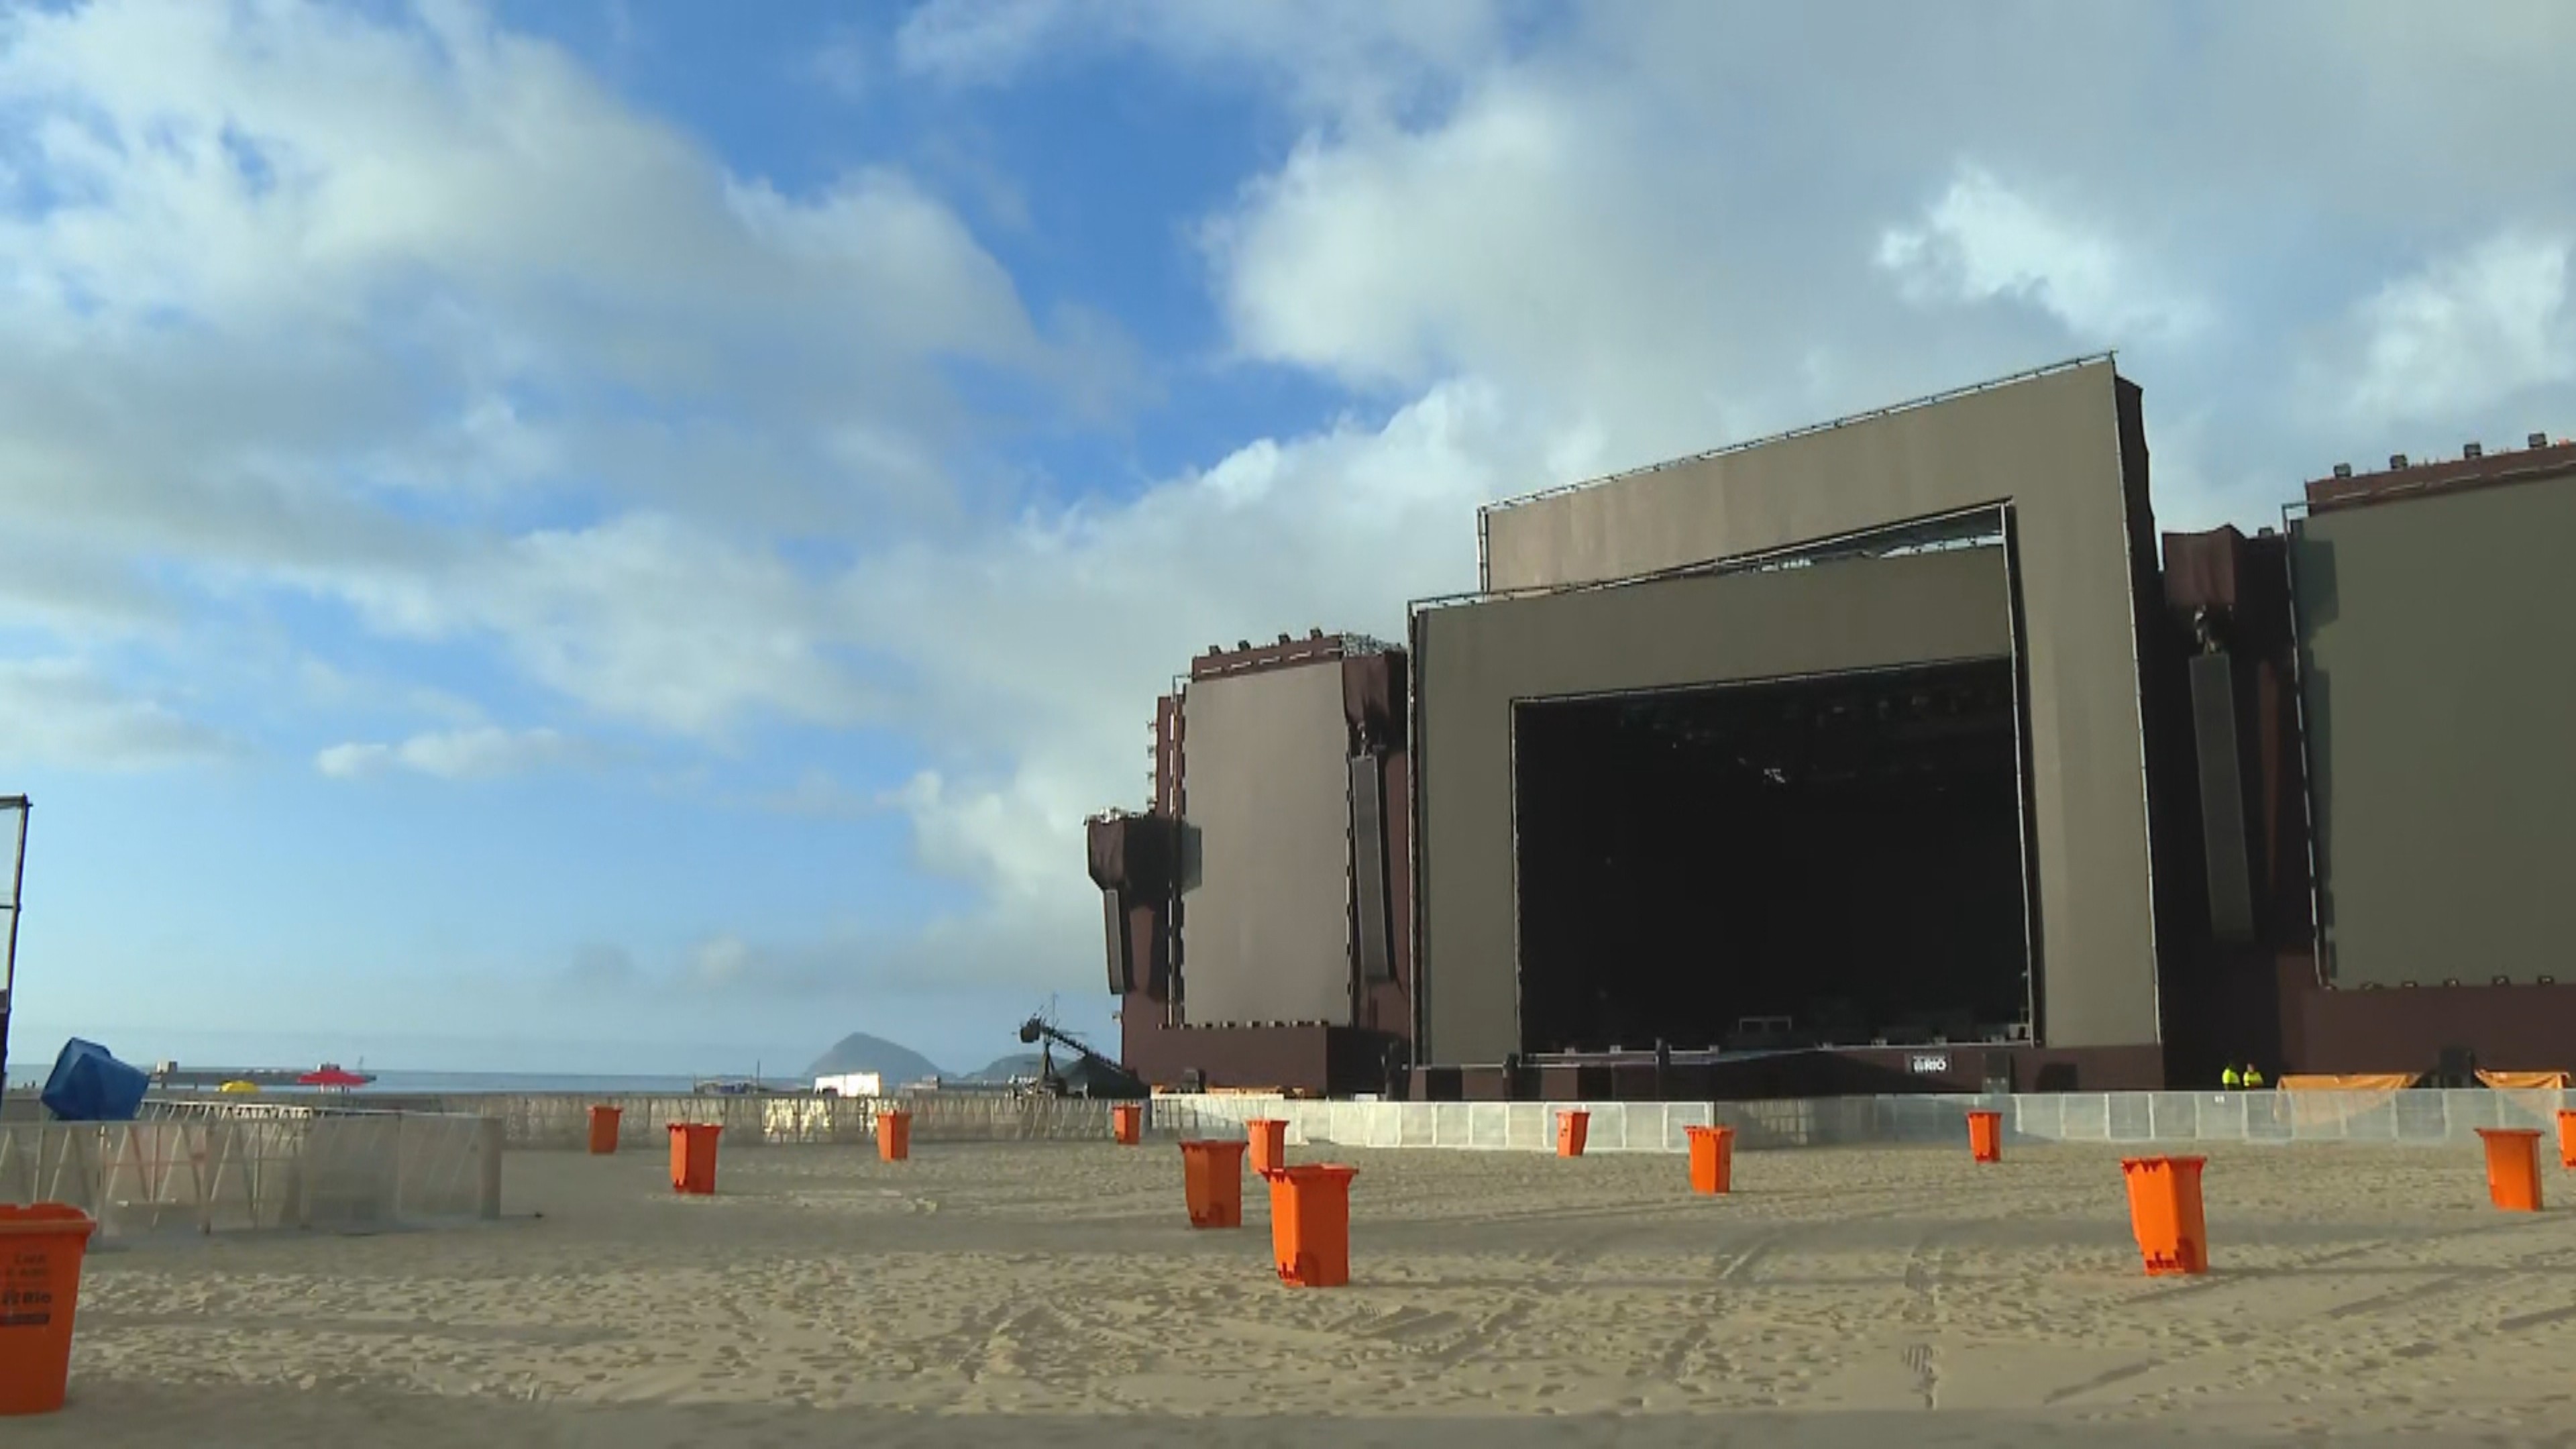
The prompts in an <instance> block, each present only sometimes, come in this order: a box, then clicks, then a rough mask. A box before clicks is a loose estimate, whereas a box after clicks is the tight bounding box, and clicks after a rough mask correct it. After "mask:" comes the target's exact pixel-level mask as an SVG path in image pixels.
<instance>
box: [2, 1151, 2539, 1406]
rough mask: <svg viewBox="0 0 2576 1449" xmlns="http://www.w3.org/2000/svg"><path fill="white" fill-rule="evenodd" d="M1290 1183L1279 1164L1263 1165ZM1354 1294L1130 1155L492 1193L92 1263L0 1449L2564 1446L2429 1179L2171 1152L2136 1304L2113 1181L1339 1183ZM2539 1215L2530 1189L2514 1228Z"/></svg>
mask: <svg viewBox="0 0 2576 1449" xmlns="http://www.w3.org/2000/svg"><path fill="white" fill-rule="evenodd" d="M1296 1155H1297V1156H1298V1157H1299V1158H1300V1159H1301V1160H1312V1159H1313V1158H1314V1157H1316V1156H1317V1155H1318V1154H1317V1153H1314V1152H1302V1151H1301V1152H1299V1153H1298V1154H1296ZM1332 1156H1333V1158H1334V1160H1339V1161H1347V1162H1350V1163H1353V1164H1354V1165H1356V1166H1357V1167H1358V1168H1359V1169H1360V1177H1359V1179H1358V1181H1357V1183H1356V1184H1355V1185H1354V1193H1353V1217H1354V1220H1355V1223H1354V1229H1353V1278H1354V1281H1353V1283H1352V1285H1351V1286H1350V1287H1348V1288H1343V1289H1331V1290H1297V1289H1291V1288H1286V1287H1283V1286H1281V1285H1279V1284H1278V1283H1277V1282H1276V1281H1275V1280H1274V1279H1273V1277H1272V1276H1271V1273H1270V1269H1269V1265H1268V1248H1269V1233H1268V1214H1267V1210H1266V1206H1265V1203H1264V1200H1263V1192H1262V1190H1261V1188H1260V1184H1259V1183H1258V1182H1253V1183H1250V1184H1249V1187H1250V1188H1251V1189H1252V1190H1251V1191H1249V1192H1248V1193H1247V1200H1246V1202H1247V1212H1246V1218H1247V1221H1246V1226H1245V1228H1244V1229H1243V1230H1240V1231H1231V1232H1196V1231H1193V1230H1191V1229H1190V1227H1189V1226H1188V1224H1187V1222H1186V1219H1185V1217H1184V1215H1183V1212H1182V1207H1181V1200H1180V1198H1181V1190H1180V1164H1179V1160H1178V1158H1179V1154H1178V1153H1177V1152H1176V1151H1175V1150H1174V1148H1173V1147H1172V1145H1171V1144H1170V1143H1169V1142H1168V1141H1164V1142H1149V1143H1148V1144H1147V1145H1145V1146H1143V1147H1140V1148H1119V1147H1115V1146H1112V1145H1109V1144H1099V1145H1090V1144H1084V1145H1043V1144H1027V1145H989V1146H988V1145H978V1146H943V1145H928V1144H925V1145H923V1146H922V1147H920V1148H919V1149H918V1156H917V1157H916V1159H915V1160H914V1161H913V1162H911V1163H908V1164H903V1165H899V1166H887V1165H883V1164H880V1163H878V1162H876V1161H875V1160H874V1158H873V1157H872V1156H871V1155H869V1154H867V1153H864V1152H861V1151H857V1150H846V1149H837V1148H776V1149H765V1150H764V1149H753V1150H735V1151H729V1152H727V1153H725V1155H724V1158H723V1161H722V1181H721V1187H722V1192H721V1195H720V1196H718V1197H716V1198H713V1199H679V1198H675V1197H674V1196H673V1195H672V1194H671V1193H670V1192H669V1190H668V1184H667V1181H666V1180H665V1178H664V1176H663V1173H664V1165H663V1163H662V1162H661V1161H660V1160H659V1159H658V1158H657V1157H656V1156H654V1155H651V1154H645V1153H628V1154H626V1155H622V1156H619V1157H616V1158H613V1159H593V1158H589V1157H585V1156H580V1155H574V1154H557V1153H524V1154H514V1155H513V1156H512V1157H511V1158H510V1159H509V1163H508V1174H509V1178H508V1197H509V1215H508V1217H507V1219H506V1220H505V1221H503V1222H501V1223H498V1224H491V1225H484V1226H480V1227H471V1228H457V1229H441V1230H436V1231H416V1232H401V1233H391V1234H385V1235H380V1236H372V1237H339V1236H321V1235H311V1236H297V1235H266V1236H263V1235H253V1236H242V1237H234V1238H225V1237H220V1236H218V1237H215V1238H211V1239H201V1238H194V1237H179V1238H173V1239H152V1240H142V1241H136V1242H131V1243H126V1244H115V1245H108V1246H106V1247H105V1248H104V1249H103V1250H102V1251H99V1252H97V1253H95V1254H94V1255H93V1256H92V1258H91V1260H90V1272H89V1276H88V1281H87V1283H86V1285H85V1291H84V1294H83V1302H82V1306H81V1316H80V1335H79V1341H78V1349H77V1352H76V1355H75V1361H74V1366H73V1384H72V1404H71V1406H70V1407H69V1408H68V1409H67V1410H66V1411H65V1412H64V1413H62V1414H60V1415H58V1416H54V1417H52V1418H48V1419H38V1420H29V1421H21V1422H13V1423H11V1424H9V1426H8V1428H7V1430H6V1432H5V1434H0V1439H5V1440H6V1442H7V1443H9V1444H10V1445H11V1446H13V1449H16V1446H24V1449H56V1446H81V1449H94V1446H98V1445H102V1444H108V1445H122V1444H129V1443H130V1444H145V1443H174V1442H184V1443H186V1444H188V1445H190V1446H192V1449H208V1446H218V1445H222V1446H231V1445H241V1446H263V1449H290V1446H302V1445H316V1446H319V1445H331V1446H348V1445H361V1444H363V1445H382V1446H411V1445H423V1446H426V1445H458V1444H472V1445H486V1446H504V1445H507V1446H516V1445H547V1446H593V1445H595V1446H600V1449H610V1446H617V1449H660V1446H677V1445H684V1444H685V1445H720V1444H721V1445H742V1446H762V1449H789V1446H803V1445H817V1446H820V1445H836V1446H838V1445H857V1444H873V1445H890V1446H923V1449H928V1446H950V1445H955V1446H982V1445H1004V1444H1009V1445H1014V1446H1025V1445H1030V1444H1036V1443H1047V1444H1051V1445H1055V1446H1071V1449H1084V1446H1091V1445H1099V1446H1109V1445H1113V1444H1114V1445H1122V1446H1124V1445H1166V1444H1168V1445H1183V1444H1189V1445H1291V1444H1331V1445H1334V1446H1336V1449H1364V1446H1376V1445H1397V1444H1408V1445H1449V1444H1469V1445H1476V1446H1479V1449H1510V1446H1519V1445H1539V1444H1548V1445H1622V1446H1626V1445H1636V1446H1665V1445H1671V1446H1681V1445H1691V1446H1711V1445H1723V1444H1755V1443H1760V1444H1765V1445H1771V1444H1790V1445H1818V1446H1826V1445H1831V1446H1845V1445H1849V1446H1862V1445H1866V1446H1870V1449H1895V1446H1899V1445H1944V1444H2016V1445H2029V1444H2040V1445H2055V1444H2065V1445H2074V1444H2083V1445H2087V1446H2092V1449H2121V1446H2127V1445H2132V1444H2156V1443H2169V1442H2185V1441H2191V1440H2197V1441H2199V1442H2201V1443H2204V1444H2206V1443H2231V1444H2232V1443H2293V1442H2311V1441H2315V1440H2316V1439H2317V1436H2319V1435H2321V1434H2324V1433H2327V1432H2331V1433H2332V1435H2333V1436H2334V1439H2335V1442H2337V1443H2338V1444H2343V1443H2357V1444H2386V1445H2390V1446H2396V1445H2435V1444H2453V1443H2457V1444H2464V1445H2465V1444H2472V1443H2476V1444H2488V1445H2494V1444H2514V1443H2559V1444H2565V1443H2570V1442H2576V1378H2571V1376H2570V1374H2569V1371H2568V1367H2567V1366H2568V1364H2569V1363H2570V1362H2571V1360H2576V1216H2571V1214H2570V1213H2569V1212H2567V1211H2565V1210H2563V1209H2560V1208H2553V1210H2552V1211H2550V1212H2547V1213H2543V1214H2540V1215H2537V1216H2510V1215H2506V1214H2501V1213H2498V1212H2495V1211H2493V1210H2492V1209H2491V1208H2489V1207H2488V1206H2487V1205H2486V1202H2485V1188H2484V1179H2483V1175H2482V1170H2481V1166H2480V1162H2479V1160H2478V1157H2477V1154H2476V1153H2475V1152H2474V1151H2465V1152H2464V1151H2457V1150H2424V1149H2379V1148H2349V1147H2335V1146H2322V1145H2320V1146H2301V1147H2298V1148H2295V1149H2287V1148H2272V1149H2246V1148H2238V1149H2235V1150H2224V1149H2222V1150H2219V1151H2216V1152H2213V1153H2211V1154H2210V1156H2211V1161H2210V1166H2209V1169H2208V1189H2207V1201H2208V1212H2209V1220H2210V1225H2211V1235H2212V1239H2213V1243H2214V1249H2213V1252H2214V1259H2215V1264H2216V1266H2215V1270H2214V1271H2213V1272H2212V1273H2211V1274H2210V1275H2208V1276H2207V1277H2205V1278H2200V1279H2191V1280H2177V1279H2166V1280H2151V1279H2148V1278H2146V1277H2144V1276H2143V1275H2141V1273H2140V1272H2139V1270H2138V1264H2137V1258H2136V1254H2135V1250H2134V1248H2133V1246H2132V1245H2131V1243H2130V1242H2129V1239H2128V1235H2127V1228H2126V1217H2125V1208H2124V1205H2123V1199H2122V1193H2121V1186H2120V1174H2119V1169H2118V1165H2117V1159H2118V1154H2117V1153H2116V1152H2113V1151H2111V1150H2107V1149H2086V1148H2070V1147H2056V1148H2044V1149H2043V1148H2027V1147H2023V1148H2016V1149H2015V1150H2014V1151H2013V1152H2012V1153H2011V1155H2010V1156H2009V1158H2008V1160H2007V1161H2005V1162H2004V1163H2002V1164H2000V1165H1996V1166H1990V1167H1979V1166H1977V1165H1975V1164H1973V1163H1971V1162H1970V1161H1969V1160H1968V1159H1967V1155H1966V1152H1965V1150H1964V1148H1961V1149H1955V1150H1931V1149H1922V1150H1915V1149H1903V1150H1900V1149H1851V1150H1812V1151H1800V1152H1773V1153H1760V1154H1747V1155H1744V1156H1741V1157H1739V1159H1738V1176H1737V1185H1738V1188H1739V1191H1738V1192H1737V1193H1736V1194H1735V1195H1733V1196H1732V1197H1729V1198H1725V1199H1709V1198H1693V1197H1691V1196H1689V1195H1688V1193H1687V1191H1686V1184H1685V1181H1684V1172H1683V1165H1682V1163H1681V1161H1680V1160H1679V1159H1677V1158H1672V1157H1644V1156H1629V1157H1613V1156H1602V1157H1594V1158H1588V1159H1584V1160H1581V1161H1572V1162H1567V1161H1559V1160H1556V1159H1553V1158H1549V1157H1541V1156H1533V1155H1521V1154H1510V1155H1503V1154H1490V1155H1489V1154H1474V1153H1459V1152H1439V1153H1434V1152H1342V1151H1336V1152H1334V1153H1333V1154H1332ZM2564 1182H2565V1179H2564V1178H2563V1177H2562V1176H2561V1175H2560V1174H2559V1173H2557V1172H2556V1170H2555V1169H2554V1168H2553V1169H2551V1170H2550V1174H2549V1182H2548V1186H2549V1187H2550V1188H2551V1189H2552V1190H2560V1189H2561V1186H2562V1184H2563V1183H2564Z"/></svg>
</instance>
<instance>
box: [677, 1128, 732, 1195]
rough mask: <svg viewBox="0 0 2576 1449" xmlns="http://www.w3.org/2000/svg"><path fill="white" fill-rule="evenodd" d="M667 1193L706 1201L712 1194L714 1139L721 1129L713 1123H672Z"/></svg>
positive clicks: (714, 1183) (714, 1184)
mask: <svg viewBox="0 0 2576 1449" xmlns="http://www.w3.org/2000/svg"><path fill="white" fill-rule="evenodd" d="M670 1132H671V1191H673V1192H685V1193H693V1194H696V1195H697V1196H699V1197H706V1196H708V1195H710V1194H712V1193H714V1192H715V1190H716V1138H717V1137H718V1136H720V1135H722V1134H723V1132H724V1128H722V1127H720V1126H718V1125H716V1124H715V1123H713V1122H673V1123H671V1124H670Z"/></svg>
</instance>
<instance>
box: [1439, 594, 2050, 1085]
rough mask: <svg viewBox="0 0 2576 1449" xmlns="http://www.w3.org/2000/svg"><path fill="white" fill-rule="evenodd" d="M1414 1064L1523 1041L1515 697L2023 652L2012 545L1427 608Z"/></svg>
mask: <svg viewBox="0 0 2576 1449" xmlns="http://www.w3.org/2000/svg"><path fill="white" fill-rule="evenodd" d="M1419 622H1420V633H1419V638H1420V641H1421V654H1420V655H1419V657H1417V658H1416V659H1415V661H1414V668H1415V670H1416V679H1417V681H1418V687H1419V688H1420V689H1421V690H1422V721H1421V729H1422V735H1421V739H1420V740H1419V742H1418V744H1417V748H1416V753H1415V768H1416V769H1417V770H1418V771H1419V772H1420V782H1421V783H1420V787H1419V788H1420V789H1421V791H1422V797H1421V798H1422V804H1423V853H1422V871H1423V881H1422V900H1421V906H1420V909H1421V910H1422V912H1423V937H1422V946H1423V963H1422V967H1421V972H1422V980H1423V983H1424V990H1425V1003H1426V1008H1425V1009H1426V1015H1427V1018H1428V1020H1427V1022H1426V1026H1427V1036H1428V1041H1427V1042H1425V1043H1424V1044H1423V1049H1421V1050H1418V1051H1417V1053H1416V1059H1417V1060H1422V1061H1431V1062H1446V1063H1485V1062H1496V1061H1500V1060H1502V1058H1503V1057H1504V1055H1505V1054H1507V1053H1510V1052H1513V1051H1516V1050H1518V1049H1519V1048H1520V987H1519V980H1518V966H1517V952H1516V936H1517V930H1518V912H1517V909H1516V900H1517V897H1516V895H1515V888H1514V880H1513V871H1514V864H1515V862H1514V840H1513V833H1512V832H1513V826H1512V793H1513V781H1512V703H1513V701H1514V700H1519V699H1536V698H1546V697H1550V696H1558V695H1576V694H1599V693H1606V692H1610V691H1615V690H1631V689H1655V688H1667V687H1671V686H1676V685H1692V684H1707V683H1719V682H1734V681H1744V680H1757V679H1777V678H1785V677H1789V676H1793V675H1804V674H1824V673H1835V672H1842V671H1848V670H1855V669H1872V668H1884V667H1889V666H1896V665H1906V664H1924V663H1934V662H1945V661H1951V660H1961V659H1976V658H1995V657H2001V656H2006V655H2009V653H2010V652H2011V648H2012V635H2011V621H2010V616H2009V605H2008V600H2007V597H2006V592H2005V580H2004V563H2003V551H2002V550H2001V549H1999V548H1981V549H1974V550H1964V551H1960V552H1955V553H1936V554H1921V555H1916V556H1913V557H1908V558H1896V559H1885V560H1867V561H1857V560H1856V561H1851V562H1844V563H1834V564H1826V565H1822V566H1819V567H1813V568H1803V569H1789V570H1782V571H1779V572H1774V573H1746V574H1732V575H1718V576H1709V577H1699V578H1685V579H1671V580H1662V581H1658V582H1654V583H1641V584H1632V585H1627V586H1623V587H1618V588H1608V589H1596V590H1585V591H1580V592H1575V593H1565V594H1555V595H1547V596H1539V597H1531V598H1524V599H1504V600H1495V601H1491V602H1487V603H1482V604H1472V605H1459V606H1454V607H1450V608H1443V609H1432V610H1428V611H1426V612H1425V613H1424V614H1423V615H1422V616H1421V619H1420V621H1419Z"/></svg>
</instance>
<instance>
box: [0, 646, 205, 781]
mask: <svg viewBox="0 0 2576 1449" xmlns="http://www.w3.org/2000/svg"><path fill="white" fill-rule="evenodd" d="M241 753H242V745H241V743H240V742H239V741H237V740H235V739H233V738H232V737H231V736H229V735H227V734H226V733H225V732H224V731H222V730H220V729H218V728H216V727H215V726H213V725H211V724H208V723H206V722H204V721H202V720H199V719H195V718H192V717H190V715H189V714H187V713H183V712H182V711H180V710H177V709H174V708H172V707H171V706H170V705H169V704H167V703H165V702H163V701H162V700H160V699H156V698H152V697H150V696H148V695H142V694H137V693H131V692H128V691H127V690H126V689H124V688H122V687H120V686H119V685H117V684H115V683H113V682H111V681H110V680H108V679H107V678H105V677H104V676H102V675H101V674H100V673H99V672H98V671H97V670H95V669H94V668H92V667H91V666H90V665H89V664H88V663H86V662H84V661H81V660H77V659H41V660H14V661H0V760H7V761H9V762H11V763H13V764H19V765H51V766H56V767H62V768H70V769H85V770H114V771H131V770H151V769H165V768H172V767H177V766H186V765H203V764H209V763H214V762H218V761H222V760H226V759H231V758H234V757H236V756H238V755H240V754H241Z"/></svg>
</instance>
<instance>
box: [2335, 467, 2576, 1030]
mask: <svg viewBox="0 0 2576 1449" xmlns="http://www.w3.org/2000/svg"><path fill="white" fill-rule="evenodd" d="M2571 539H2576V479H2554V480H2550V481H2545V482H2536V483H2525V484H2517V485H2509V486H2503V487H2493V488H2482V489H2477V490H2474V491H2464V492H2458V493H2450V494H2437V495H2432V496H2427V497H2423V498H2417V499H2412V500H2409V501H2406V502H2401V503H2383V504H2374V505H2369V506H2363V507H2354V508H2346V509H2341V510H2336V511H2331V512H2323V513H2318V514H2315V515H2313V516H2311V517H2309V518H2307V519H2306V520H2304V521H2302V522H2301V523H2300V524H2299V525H2298V527H2297V529H2296V532H2295V536H2294V539H2293V542H2292V545H2291V568H2292V571H2293V577H2294V578H2295V580H2296V583H2297V587H2298V599H2299V622H2300V633H2301V644H2302V658H2301V669H2300V687H2301V691H2302V695H2303V703H2304V705H2305V709H2306V715H2307V728H2308V744H2309V751H2310V754H2309V758H2310V760H2311V761H2312V763H2313V765H2314V769H2315V775H2314V781H2313V789H2314V791H2315V801H2316V810H2317V847H2318V852H2319V856H2320V859H2321V863H2322V866H2323V876H2324V879H2323V903H2324V915H2325V921H2326V929H2327V932H2328V937H2327V939H2328V946H2329V960H2330V962H2331V966H2332V971H2333V975H2332V977H2331V979H2332V980H2333V981H2334V983H2335V984H2336V985H2337V986H2343V987H2352V986H2360V985H2364V984H2377V985H2381V986H2394V985H2396V984H2398V983H2399V982H2401V981H2415V982H2420V983H2422V984H2424V985H2426V986H2431V985H2434V984H2435V983H2437V982H2439V981H2441V980H2443V979H2445V978H2456V979H2457V980H2459V981H2461V982H2462V983H2463V984H2466V985H2471V986H2484V985H2486V984H2488V983H2489V982H2490V981H2491V980H2493V979H2494V978H2495V977H2498V976H2505V977H2510V978H2512V979H2513V980H2515V981H2517V982H2528V981H2530V980H2532V978H2533V977H2535V976H2537V975H2541V974H2544V973H2546V974H2552V975H2557V976H2561V977H2565V978H2568V979H2576V972H2571V971H2570V969H2569V968H2570V963H2569V961H2568V959H2567V957H2566V943H2567V942H2568V941H2569V940H2570V939H2576V890H2570V889H2569V882H2570V878H2571V875H2576V847H2571V845H2570V842H2571V841H2576V572H2571V571H2570V570H2569V568H2568V560H2567V543H2568V541H2569V540H2571ZM2410 1065H2411V1064H2410Z"/></svg>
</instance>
